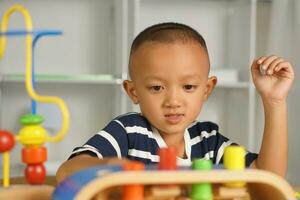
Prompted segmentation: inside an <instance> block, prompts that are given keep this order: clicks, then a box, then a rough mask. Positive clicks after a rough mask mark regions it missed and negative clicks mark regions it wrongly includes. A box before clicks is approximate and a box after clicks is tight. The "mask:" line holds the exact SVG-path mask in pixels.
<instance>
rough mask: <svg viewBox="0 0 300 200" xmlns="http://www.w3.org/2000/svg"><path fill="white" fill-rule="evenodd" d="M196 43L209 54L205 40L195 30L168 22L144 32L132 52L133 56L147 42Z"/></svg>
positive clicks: (133, 45) (133, 46) (134, 41)
mask: <svg viewBox="0 0 300 200" xmlns="http://www.w3.org/2000/svg"><path fill="white" fill-rule="evenodd" d="M178 41H180V42H183V43H185V42H196V43H198V44H200V46H201V47H202V48H203V49H204V50H205V51H206V52H207V47H206V43H205V40H204V38H203V37H202V36H201V35H200V34H199V33H198V32H197V31H196V30H194V29H193V28H191V27H190V26H187V25H185V24H180V23H175V22H166V23H160V24H155V25H153V26H150V27H148V28H146V29H145V30H143V31H142V32H141V33H139V34H138V36H137V37H136V38H135V39H134V40H133V42H132V45H131V50H130V55H132V54H133V53H134V52H135V51H136V50H137V49H138V48H139V47H140V46H141V45H142V44H143V43H145V42H162V43H174V42H178Z"/></svg>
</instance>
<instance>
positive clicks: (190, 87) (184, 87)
mask: <svg viewBox="0 0 300 200" xmlns="http://www.w3.org/2000/svg"><path fill="white" fill-rule="evenodd" d="M196 88H197V86H196V85H184V86H183V89H184V90H186V91H188V92H191V91H193V90H195V89H196Z"/></svg>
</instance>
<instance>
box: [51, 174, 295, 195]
mask: <svg viewBox="0 0 300 200" xmlns="http://www.w3.org/2000/svg"><path fill="white" fill-rule="evenodd" d="M99 176H101V177H98V178H95V179H93V180H91V181H89V182H88V183H87V184H86V185H84V187H82V188H81V189H80V191H79V192H78V193H77V194H76V196H75V198H74V199H75V200H91V199H95V197H96V199H97V200H104V199H105V198H104V197H103V196H105V195H104V194H105V191H107V190H109V189H110V188H113V187H116V186H123V185H129V184H143V185H154V184H155V185H157V184H158V185H161V184H170V183H172V184H174V183H176V184H193V183H205V182H209V183H212V184H221V183H226V182H234V181H244V182H246V183H248V184H247V187H248V189H249V193H250V196H251V199H255V200H257V199H258V200H260V199H263V200H268V199H272V200H295V196H294V191H293V189H292V187H291V186H290V185H289V184H288V183H287V182H286V181H285V180H284V179H282V178H281V177H279V176H277V175H275V174H272V173H270V172H267V171H263V170H255V169H246V170H241V171H229V170H222V169H220V170H219V169H218V170H212V171H192V170H179V171H153V170H149V171H132V172H127V171H119V172H113V173H108V174H106V175H103V173H101V174H100V175H99ZM97 194H101V195H97ZM54 199H55V200H56V199H60V198H55V196H54Z"/></svg>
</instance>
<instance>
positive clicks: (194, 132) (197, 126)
mask: <svg viewBox="0 0 300 200" xmlns="http://www.w3.org/2000/svg"><path fill="white" fill-rule="evenodd" d="M187 129H188V131H189V133H190V134H191V136H192V137H193V136H194V137H195V136H198V135H199V134H200V133H201V132H203V131H204V132H207V133H211V132H214V131H215V132H219V126H218V125H217V124H216V123H214V122H210V121H204V122H200V121H194V122H193V123H192V124H191V125H190V126H189V127H188V128H187Z"/></svg>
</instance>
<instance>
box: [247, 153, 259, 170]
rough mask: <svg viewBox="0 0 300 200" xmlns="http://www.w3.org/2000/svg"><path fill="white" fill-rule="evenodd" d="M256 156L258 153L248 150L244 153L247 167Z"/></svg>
mask: <svg viewBox="0 0 300 200" xmlns="http://www.w3.org/2000/svg"><path fill="white" fill-rule="evenodd" d="M257 157H258V154H256V153H250V152H248V153H247V155H246V166H247V167H249V166H250V165H251V163H252V162H253V161H254V160H256V159H257Z"/></svg>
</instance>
